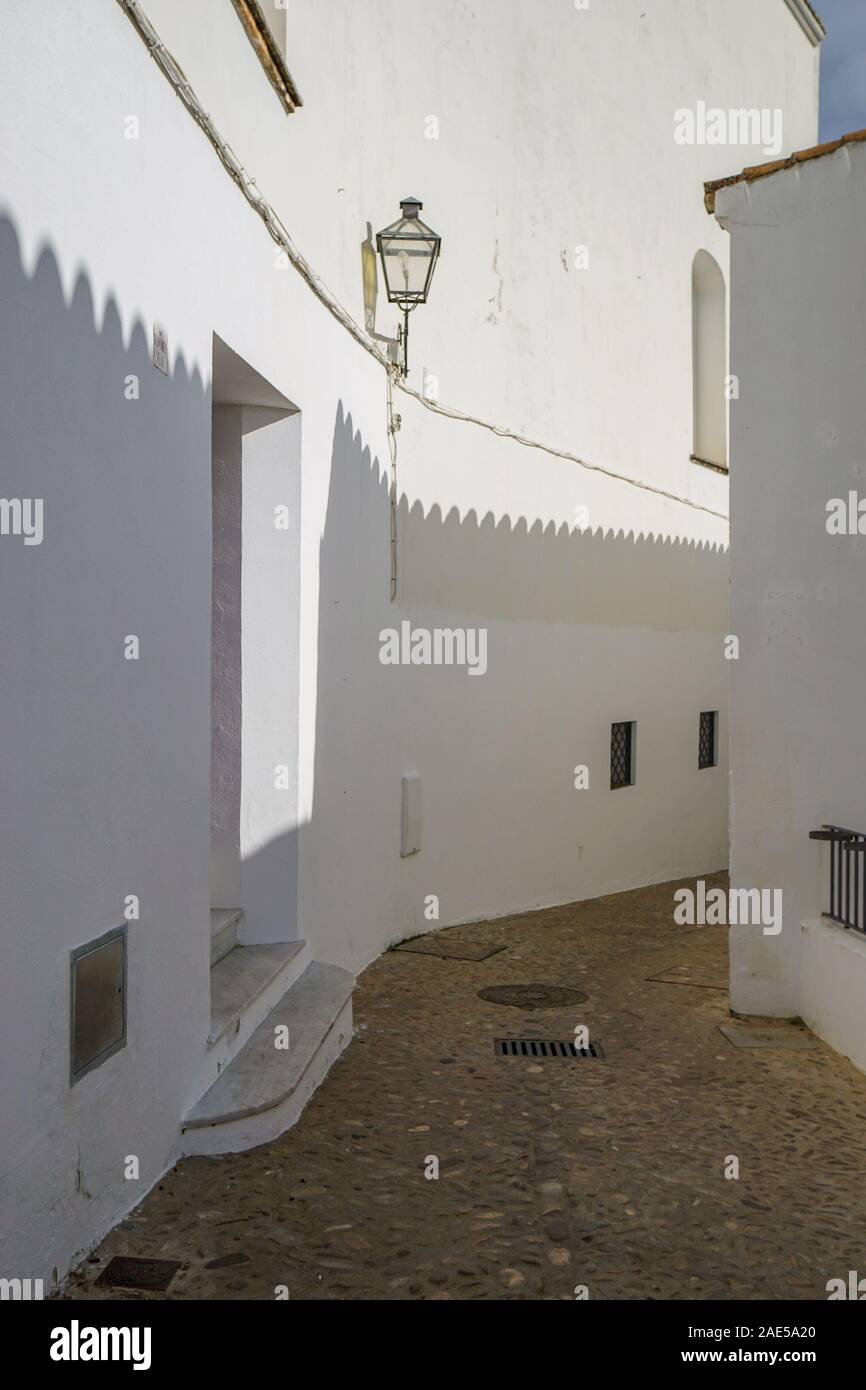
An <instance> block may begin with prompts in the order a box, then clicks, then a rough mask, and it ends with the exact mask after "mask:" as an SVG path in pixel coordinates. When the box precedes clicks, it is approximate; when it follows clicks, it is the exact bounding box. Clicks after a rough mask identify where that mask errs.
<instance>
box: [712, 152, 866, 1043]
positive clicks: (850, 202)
mask: <svg viewBox="0 0 866 1390" xmlns="http://www.w3.org/2000/svg"><path fill="white" fill-rule="evenodd" d="M716 212H717V215H718V216H720V217H721V218H723V219H724V220H725V222H726V223H727V224H728V225H729V226H730V228H731V240H732V255H733V289H732V313H731V321H732V360H733V364H734V368H735V370H736V371H737V372H738V373H739V374H740V377H741V382H742V397H741V399H740V401H739V402H738V403H737V404H736V406H735V407H734V408H733V410H732V437H731V631H732V632H735V633H736V634H738V636H739V638H740V660H739V662H736V663H732V664H731V749H732V803H733V807H732V853H731V870H732V877H733V879H734V881H735V883H736V884H738V885H739V886H743V887H749V886H763V887H774V888H781V889H782V890H783V903H784V927H783V931H782V933H781V935H779V936H778V937H764V936H763V935H761V934H755V933H754V932H750V931H749V930H746V929H738V930H736V931H735V932H734V933H733V957H732V999H733V1004H734V1007H735V1008H737V1009H739V1010H741V1011H742V1012H745V1013H758V1014H780V1015H797V1014H802V1015H803V1016H804V1017H806V1019H807V1021H808V1022H809V1023H810V1025H811V1026H813V1027H815V1028H816V1030H817V1031H818V1032H820V1033H822V1035H823V1036H826V1037H830V1038H831V1040H832V1041H833V1042H834V1045H835V1046H840V1042H839V1027H838V1022H834V1014H835V1011H836V1010H837V1008H839V1006H840V1001H841V996H840V994H839V992H838V975H839V972H838V971H835V972H834V969H833V967H832V964H831V963H829V956H828V957H827V961H828V964H826V965H825V966H824V967H822V968H821V969H820V970H818V971H816V970H815V961H816V960H817V959H818V958H819V957H822V956H824V955H825V954H826V952H828V951H829V950H830V946H829V945H828V942H830V941H831V940H832V950H833V955H834V957H835V958H836V959H837V961H838V959H839V955H840V952H844V951H845V950H846V949H850V945H851V943H850V940H849V938H848V937H846V936H845V934H844V933H843V932H842V931H841V930H839V931H838V937H836V936H833V937H832V938H831V937H827V936H825V935H820V934H819V935H820V939H818V938H816V939H815V940H814V941H813V942H812V944H811V945H810V947H809V950H808V952H807V954H805V955H804V954H803V942H804V934H803V932H802V931H801V923H802V922H804V921H806V920H811V919H814V918H816V917H817V916H818V915H819V914H820V913H821V912H822V911H824V910H826V909H827V908H828V906H829V902H828V898H827V893H828V883H829V859H828V856H829V846H828V845H826V844H821V843H819V842H814V841H810V840H809V838H808V835H809V831H810V830H814V829H817V828H818V827H820V826H821V825H822V824H824V823H830V824H836V825H842V826H849V827H852V828H854V829H857V828H860V827H862V826H863V825H864V824H866V807H864V797H863V777H862V767H861V764H860V759H859V757H858V749H859V748H860V746H861V743H862V730H861V724H862V699H861V691H862V683H863V652H862V640H861V638H862V632H863V627H864V602H866V599H864V586H863V573H862V563H863V553H864V549H863V548H864V544H866V542H864V539H863V537H862V536H857V535H855V536H850V537H849V536H831V535H829V534H828V532H827V503H828V501H829V500H830V499H831V498H835V497H842V498H847V496H848V493H849V491H850V490H852V489H853V490H854V491H857V492H859V493H860V494H861V495H863V493H864V479H866V463H864V456H863V439H864V437H866V399H864V393H863V373H864V365H866V329H864V325H866V274H864V271H866V243H864V237H863V228H864V225H866V148H864V146H863V145H852V146H850V147H847V148H846V149H844V150H842V151H840V152H839V153H836V154H832V155H828V156H826V157H824V158H822V159H818V160H815V161H812V162H808V163H805V164H803V165H801V166H800V167H799V168H798V169H796V170H792V171H790V172H788V171H786V172H783V173H780V174H777V175H775V176H773V177H772V178H768V179H764V180H762V181H760V182H757V183H753V184H752V185H750V186H748V187H747V186H745V185H742V184H741V185H736V186H734V187H733V188H731V189H726V190H724V191H723V192H721V193H719V194H718V195H717V201H716ZM835 931H836V929H834V932H835ZM844 968H845V967H843V973H844ZM847 968H849V969H850V970H851V972H852V977H857V976H859V974H860V973H861V967H860V966H859V965H858V964H857V962H856V961H854V960H853V959H852V960H851V961H850V963H849V966H848V967H847ZM834 978H835V981H836V983H833V981H834ZM849 1016H850V1015H849ZM863 1026H864V1025H863V1011H862V1009H861V1011H860V1020H859V1022H858V1029H859V1030H861V1031H862V1029H863ZM849 1044H850V1048H851V1055H852V1056H855V1059H858V1058H859V1059H860V1060H861V1062H862V1057H863V1055H864V1052H863V1046H862V1040H861V1041H860V1042H858V1041H857V1040H856V1039H849ZM843 1050H848V1048H847V1047H844V1046H843Z"/></svg>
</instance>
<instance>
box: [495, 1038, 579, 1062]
mask: <svg viewBox="0 0 866 1390" xmlns="http://www.w3.org/2000/svg"><path fill="white" fill-rule="evenodd" d="M493 1050H494V1051H495V1053H496V1056H497V1057H575V1058H583V1057H598V1058H603V1057H604V1049H603V1048H602V1046H601V1043H594V1042H591V1043H589V1044H588V1046H587V1047H578V1046H577V1044H576V1043H573V1042H560V1041H554V1040H552V1039H549V1038H497V1039H496V1040H495V1042H494V1044H493Z"/></svg>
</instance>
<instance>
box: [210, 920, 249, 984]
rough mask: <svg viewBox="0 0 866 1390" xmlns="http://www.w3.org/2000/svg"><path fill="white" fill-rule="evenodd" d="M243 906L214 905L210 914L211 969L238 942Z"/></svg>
mask: <svg viewBox="0 0 866 1390" xmlns="http://www.w3.org/2000/svg"><path fill="white" fill-rule="evenodd" d="M243 915H244V910H243V908H242V907H212V908H211V914H210V963H211V969H213V967H214V966H215V965H216V964H217V963H218V962H219V961H221V960H222V958H223V956H227V955H228V953H229V951H233V950H234V948H235V946H237V944H238V927H239V926H240V924H241V921H242V920H243Z"/></svg>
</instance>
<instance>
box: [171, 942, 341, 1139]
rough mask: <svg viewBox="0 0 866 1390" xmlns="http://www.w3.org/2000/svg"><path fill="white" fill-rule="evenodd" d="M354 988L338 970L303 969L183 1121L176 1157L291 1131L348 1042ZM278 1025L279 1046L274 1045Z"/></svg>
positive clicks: (327, 967) (322, 967)
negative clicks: (284, 1036)
mask: <svg viewBox="0 0 866 1390" xmlns="http://www.w3.org/2000/svg"><path fill="white" fill-rule="evenodd" d="M247 949H255V948H247ZM354 986H355V980H354V977H353V976H352V975H350V974H349V972H348V971H347V970H341V969H340V968H339V966H336V965H323V964H321V963H320V962H314V963H313V964H312V965H309V966H307V969H306V970H305V971H304V973H303V974H302V975H301V977H300V979H298V980H296V981H295V983H294V984H293V985H292V986H291V988H290V989H288V990H286V992H285V994H284V995H283V996H282V998H281V999H280V1000H279V1002H278V1003H277V1005H276V1007H275V1008H273V1009H272V1010H271V1012H270V1013H269V1014H268V1016H267V1017H266V1018H265V1019H264V1020H263V1022H262V1023H261V1024H260V1025H259V1027H258V1028H257V1029H256V1030H255V1032H254V1033H253V1035H252V1037H251V1038H250V1039H249V1041H248V1042H247V1043H246V1045H245V1046H244V1047H243V1048H241V1050H240V1052H238V1053H237V1055H236V1056H235V1057H234V1059H233V1060H232V1061H231V1062H230V1064H229V1065H228V1066H227V1067H226V1068H225V1070H224V1071H223V1072H222V1073H221V1074H220V1076H218V1077H217V1079H216V1081H215V1082H214V1083H213V1085H212V1086H211V1087H210V1089H209V1090H208V1091H206V1092H205V1094H204V1095H203V1096H202V1098H201V1100H200V1101H199V1102H198V1104H197V1105H195V1106H194V1107H193V1109H192V1110H191V1111H190V1112H189V1114H188V1115H187V1117H186V1119H185V1120H184V1122H183V1126H182V1130H183V1136H182V1151H183V1153H184V1154H217V1153H237V1152H239V1151H241V1150H243V1149H250V1148H254V1147H255V1146H256V1145H258V1144H266V1143H270V1141H271V1140H273V1139H275V1138H276V1137H277V1135H278V1134H282V1133H283V1131H284V1130H286V1129H288V1128H289V1127H290V1126H291V1125H293V1124H294V1123H295V1121H296V1120H297V1119H298V1116H299V1115H300V1114H301V1111H302V1110H303V1108H304V1106H305V1105H306V1103H307V1101H308V1100H309V1098H310V1096H311V1095H312V1094H313V1092H314V1091H315V1089H316V1088H317V1086H319V1085H320V1084H321V1082H322V1081H323V1080H324V1078H325V1076H326V1075H327V1072H328V1069H329V1068H330V1067H331V1065H332V1064H333V1063H334V1062H335V1061H336V1060H337V1058H338V1057H339V1055H340V1053H341V1052H342V1051H343V1049H344V1048H345V1047H347V1046H348V1044H349V1042H350V1041H351V1038H352V990H353V989H354ZM283 1026H284V1027H285V1028H286V1029H287V1030H288V1047H287V1048H281V1047H278V1046H276V1045H275V1044H276V1041H277V1039H278V1034H277V1029H279V1028H281V1027H283Z"/></svg>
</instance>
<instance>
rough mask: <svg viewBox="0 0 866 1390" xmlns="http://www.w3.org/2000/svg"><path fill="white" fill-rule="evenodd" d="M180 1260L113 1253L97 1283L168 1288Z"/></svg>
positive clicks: (130, 1286) (124, 1286)
mask: <svg viewBox="0 0 866 1390" xmlns="http://www.w3.org/2000/svg"><path fill="white" fill-rule="evenodd" d="M179 1269H180V1260H150V1259H147V1258H145V1257H144V1256H139V1257H138V1258H136V1257H134V1256H130V1255H113V1256H112V1258H111V1259H110V1260H109V1261H108V1264H107V1265H106V1266H105V1269H104V1270H103V1271H102V1273H101V1274H100V1276H99V1278H98V1279H97V1281H96V1282H97V1284H101V1285H103V1287H105V1286H108V1287H109V1288H114V1289H152V1290H160V1291H162V1290H164V1289H167V1288H168V1286H169V1284H170V1283H171V1281H172V1279H173V1278H174V1275H175V1274H176V1272H177V1271H178V1270H179Z"/></svg>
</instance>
